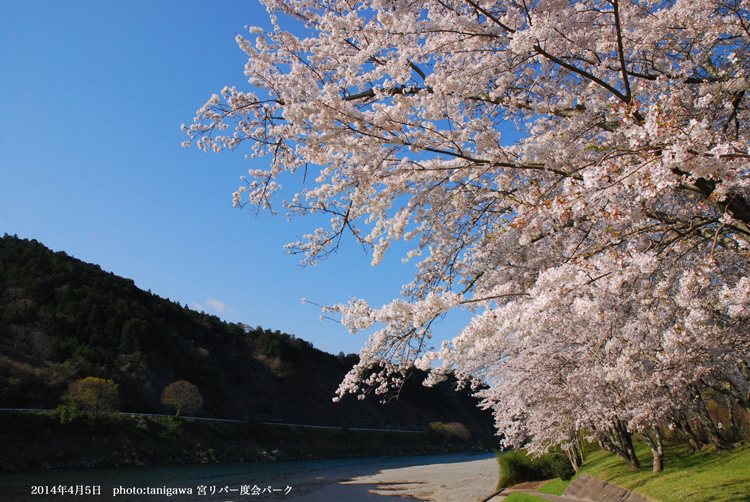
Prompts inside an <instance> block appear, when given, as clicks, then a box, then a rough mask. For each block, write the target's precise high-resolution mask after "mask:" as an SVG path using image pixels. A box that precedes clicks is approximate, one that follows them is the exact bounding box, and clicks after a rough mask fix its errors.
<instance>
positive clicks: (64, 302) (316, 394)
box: [0, 234, 492, 433]
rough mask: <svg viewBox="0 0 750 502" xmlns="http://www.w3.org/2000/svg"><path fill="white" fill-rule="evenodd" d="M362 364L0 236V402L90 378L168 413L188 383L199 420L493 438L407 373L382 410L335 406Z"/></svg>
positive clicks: (24, 402)
mask: <svg viewBox="0 0 750 502" xmlns="http://www.w3.org/2000/svg"><path fill="white" fill-rule="evenodd" d="M356 360H357V356H356V355H354V354H350V355H348V356H344V355H343V354H340V355H339V356H333V355H331V354H328V353H325V352H322V351H320V350H317V349H315V348H314V347H313V346H312V345H311V344H310V343H308V342H306V341H304V340H302V339H300V338H296V337H295V336H293V335H288V334H285V333H280V332H279V331H271V330H269V329H263V328H261V327H257V328H250V327H249V326H246V325H244V324H239V323H238V324H230V323H226V322H223V321H221V320H220V319H219V318H217V317H215V316H210V315H207V314H205V313H202V312H195V311H192V310H190V309H188V308H187V307H182V306H181V305H180V304H179V303H175V302H172V301H170V300H165V299H163V298H160V297H158V296H156V295H153V294H151V293H150V292H146V291H142V290H140V289H139V288H137V287H136V286H135V284H134V283H133V281H132V280H129V279H125V278H122V277H119V276H116V275H114V274H113V273H111V272H110V273H107V272H104V271H102V270H101V268H100V267H99V266H97V265H92V264H88V263H84V262H82V261H80V260H77V259H75V258H72V257H70V256H68V255H67V254H66V253H64V252H57V253H55V252H53V251H51V250H49V249H47V248H46V247H45V246H44V245H42V244H41V243H39V242H37V241H35V240H22V239H19V238H17V237H15V236H9V235H7V234H6V235H5V236H4V237H3V238H2V240H0V407H41V408H54V407H56V406H58V405H59V404H60V402H61V401H60V398H61V396H62V395H63V394H64V393H65V391H66V389H67V388H68V385H69V384H70V383H71V382H73V381H75V380H77V379H81V378H85V377H89V376H94V377H98V378H105V379H111V380H114V381H115V382H116V383H117V384H118V385H119V394H120V403H121V404H120V408H121V410H122V411H127V412H144V413H163V412H167V411H168V410H166V409H165V408H164V407H163V406H162V404H161V402H160V396H161V393H162V391H163V389H164V388H165V387H166V386H167V385H169V384H170V383H172V382H175V381H178V380H187V381H189V382H191V383H193V384H194V385H197V386H198V388H199V389H200V391H201V393H202V394H203V397H204V409H203V410H202V411H201V412H200V413H201V414H202V415H203V416H213V417H214V418H229V419H241V420H243V419H259V420H263V421H268V420H276V421H284V422H291V423H303V424H309V425H336V426H345V427H384V426H386V425H390V426H412V425H425V424H427V423H428V422H435V421H441V422H454V421H455V422H461V423H463V424H465V425H466V426H467V427H468V428H469V429H470V430H473V431H476V432H480V431H482V432H484V433H489V432H490V430H491V426H492V420H491V417H490V415H489V413H488V412H486V411H481V410H479V409H477V408H476V404H477V401H476V399H474V398H472V397H470V396H469V395H468V393H467V392H455V391H453V389H452V388H451V385H450V384H449V383H444V384H441V385H440V386H438V387H436V388H431V389H428V388H425V387H422V386H421V385H420V382H421V379H420V378H410V379H408V380H407V384H406V385H405V387H404V389H403V390H402V392H401V394H400V397H399V399H398V400H391V401H390V402H388V403H387V404H384V405H383V404H380V403H379V400H378V399H377V398H376V397H371V398H368V399H366V400H364V401H357V400H356V399H353V398H346V399H343V400H342V401H341V402H340V403H333V402H332V401H331V398H332V397H333V395H334V391H335V389H336V387H337V385H338V383H339V382H340V381H341V379H342V377H343V376H344V374H345V373H346V372H347V371H348V369H349V368H351V366H352V365H353V364H354V362H356Z"/></svg>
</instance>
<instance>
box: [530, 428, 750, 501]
mask: <svg viewBox="0 0 750 502" xmlns="http://www.w3.org/2000/svg"><path fill="white" fill-rule="evenodd" d="M635 448H636V452H637V453H638V458H639V459H640V460H641V466H642V468H641V470H639V471H631V470H630V469H629V468H628V465H627V464H626V463H625V461H624V460H622V459H620V458H619V457H616V456H615V455H613V454H611V453H608V452H606V451H598V452H595V453H592V454H590V455H589V457H588V458H587V459H586V463H585V465H584V466H583V468H582V469H581V471H580V472H582V473H586V474H589V475H591V476H594V477H596V478H599V479H603V480H605V481H609V482H610V483H614V484H616V485H620V486H622V487H625V488H628V489H630V490H633V491H636V492H638V493H641V494H643V495H646V496H648V497H651V498H654V499H656V500H659V501H661V502H673V501H674V502H678V501H679V502H709V501H710V502H714V501H716V502H722V501H723V502H740V501H747V502H750V445H748V444H745V445H742V446H738V447H736V448H734V449H732V450H730V451H717V450H716V449H715V448H713V447H710V448H706V449H705V450H704V451H700V452H698V453H693V452H692V450H691V449H690V447H688V446H687V445H665V455H664V472H662V473H660V474H657V475H654V474H653V473H652V472H651V467H652V458H651V453H650V451H649V449H648V447H647V446H646V445H645V443H642V442H639V443H636V445H635ZM561 486H562V484H561V483H560V484H553V483H549V484H547V485H545V486H544V487H542V489H541V490H540V491H542V492H543V493H553V492H552V491H547V490H559V488H560V487H561ZM548 487H549V488H548ZM563 490H564V488H563ZM554 494H557V492H554Z"/></svg>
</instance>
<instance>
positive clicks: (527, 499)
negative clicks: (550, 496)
mask: <svg viewBox="0 0 750 502" xmlns="http://www.w3.org/2000/svg"><path fill="white" fill-rule="evenodd" d="M540 501H541V502H547V500H546V499H543V498H542V497H537V496H535V495H529V494H528V493H521V492H515V493H511V494H510V495H508V496H507V497H505V502H540Z"/></svg>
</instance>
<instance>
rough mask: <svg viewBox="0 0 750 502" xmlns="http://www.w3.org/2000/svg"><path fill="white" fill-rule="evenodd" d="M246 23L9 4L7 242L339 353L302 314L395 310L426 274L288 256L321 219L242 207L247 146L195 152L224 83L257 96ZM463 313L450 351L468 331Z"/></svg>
mask: <svg viewBox="0 0 750 502" xmlns="http://www.w3.org/2000/svg"><path fill="white" fill-rule="evenodd" d="M245 25H259V26H268V25H269V23H268V19H267V14H266V12H265V9H264V8H262V7H261V6H260V4H258V3H257V2H256V1H255V0H247V1H234V0H231V1H230V0H221V1H213V2H198V1H194V0H182V1H179V2H178V1H166V0H158V1H154V0H150V1H128V2H114V1H101V0H100V1H94V0H91V1H86V2H78V1H70V0H66V1H64V2H63V1H48V2H37V1H33V0H24V1H21V2H9V1H6V2H0V90H2V92H0V117H1V118H2V120H1V121H0V234H2V233H8V234H11V235H12V234H17V235H18V236H19V237H23V238H33V239H36V240H38V241H40V242H41V243H43V244H45V245H46V246H47V247H50V248H51V249H53V250H55V251H66V252H67V253H68V254H70V255H72V256H75V257H76V258H79V259H81V260H84V261H87V262H92V263H96V264H99V265H100V266H101V267H102V268H103V269H104V270H107V271H111V272H114V273H115V274H117V275H121V276H124V277H128V278H131V279H133V280H135V283H136V284H137V285H138V286H139V287H140V288H142V289H150V290H151V291H152V292H153V293H155V294H158V295H159V296H162V297H165V298H167V297H168V298H170V299H172V300H174V301H179V302H180V303H181V304H183V305H184V304H186V303H187V304H189V305H190V306H191V308H195V309H197V310H205V311H206V312H207V313H210V314H215V315H218V316H219V317H221V318H222V319H225V320H227V321H231V322H244V323H246V324H249V325H251V326H257V325H260V326H263V327H264V328H269V329H273V330H275V329H279V330H281V331H284V332H287V333H290V334H294V335H296V336H298V337H300V338H304V339H305V340H308V341H310V342H312V343H313V345H315V346H316V347H318V348H320V349H322V350H326V351H328V352H332V353H338V352H339V351H344V352H346V353H349V352H359V349H360V347H361V346H362V345H363V344H364V342H365V340H366V335H365V334H356V335H352V334H350V333H349V332H348V331H347V330H346V329H345V328H344V327H343V326H341V325H340V324H337V323H335V322H332V321H320V319H319V317H320V310H319V308H317V307H315V306H314V305H309V304H305V305H303V304H302V303H301V299H302V298H306V299H308V300H311V301H314V302H316V303H318V304H332V303H338V302H346V301H348V300H349V299H350V298H351V297H353V296H357V297H361V298H364V299H366V300H368V301H369V302H370V303H371V304H372V305H377V306H379V305H381V304H383V303H386V302H388V301H390V300H391V299H392V298H395V297H397V296H398V295H399V292H400V287H401V285H402V284H404V283H407V282H409V281H410V280H411V278H412V276H413V273H414V271H415V268H414V265H413V264H402V263H401V256H400V255H397V254H393V253H392V254H391V255H390V256H388V255H386V259H385V260H383V263H381V265H379V266H378V267H371V266H370V260H371V257H370V256H368V255H365V254H364V253H363V251H362V250H361V248H358V247H357V246H356V245H355V243H354V242H352V241H351V240H349V241H348V245H345V246H344V249H343V250H342V251H341V252H340V253H339V254H337V255H335V256H333V257H332V258H331V259H329V260H327V261H324V262H322V263H321V264H320V265H318V266H317V267H314V268H304V269H303V268H300V267H299V265H298V263H299V260H298V257H294V256H290V255H288V254H286V253H285V251H284V250H283V249H282V246H283V245H284V244H286V243H288V242H290V241H293V240H296V236H298V235H302V234H303V233H307V232H309V231H310V230H312V229H313V228H314V227H315V226H316V225H315V224H316V222H315V221H314V220H311V219H297V220H294V221H293V222H291V223H289V222H287V221H286V219H285V218H284V217H283V216H279V217H269V215H267V214H263V213H261V215H260V216H258V217H255V214H254V213H253V212H252V211H250V210H247V209H243V210H239V209H235V208H232V205H231V196H232V192H234V191H235V190H236V189H237V188H238V187H239V186H240V184H241V182H240V179H239V178H240V176H242V175H243V174H246V172H247V169H249V168H251V167H256V168H257V167H264V166H263V165H262V164H259V165H256V166H253V165H252V164H251V162H264V159H260V160H257V161H248V160H245V159H244V153H245V152H244V151H237V152H236V153H230V152H225V153H223V154H220V155H216V154H207V153H204V152H201V151H200V150H198V149H197V148H182V147H181V146H180V143H181V142H182V141H184V140H185V139H186V135H185V133H184V132H183V131H181V130H180V124H182V123H190V122H192V118H193V116H194V112H195V110H197V109H198V108H200V107H201V106H202V105H203V104H204V103H205V102H206V101H207V100H208V98H210V96H211V94H213V93H218V92H219V91H220V90H221V89H222V88H223V87H224V86H225V85H229V86H232V85H236V86H237V87H238V89H243V90H249V84H247V81H246V77H245V76H244V74H243V67H244V63H245V60H246V56H245V54H244V53H243V52H241V51H240V50H239V48H238V47H237V45H236V43H235V36H236V34H238V33H242V34H245V33H246V31H245V28H244V26H245ZM465 319H466V316H458V318H457V319H455V320H453V321H452V322H445V323H444V324H443V325H441V326H439V327H438V329H437V333H438V335H439V336H438V337H437V338H438V340H439V339H442V338H447V337H452V336H453V335H454V334H455V332H456V331H457V330H458V329H459V328H460V325H461V320H465Z"/></svg>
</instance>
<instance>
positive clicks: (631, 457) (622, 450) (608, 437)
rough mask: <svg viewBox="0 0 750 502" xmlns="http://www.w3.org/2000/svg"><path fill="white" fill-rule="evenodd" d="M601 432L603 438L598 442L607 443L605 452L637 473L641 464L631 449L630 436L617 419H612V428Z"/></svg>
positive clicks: (631, 440)
mask: <svg viewBox="0 0 750 502" xmlns="http://www.w3.org/2000/svg"><path fill="white" fill-rule="evenodd" d="M603 432H604V436H603V437H602V438H601V440H600V442H601V443H602V444H604V443H607V444H606V446H605V449H606V450H608V451H611V452H612V453H614V454H616V455H618V456H620V457H622V459H623V460H625V461H626V462H627V463H628V465H629V466H630V469H631V470H633V471H637V470H638V469H640V468H641V463H640V461H639V460H638V456H637V455H636V453H635V448H633V438H632V435H631V434H630V432H628V430H627V427H626V426H625V425H624V424H623V423H622V422H621V421H620V419H619V418H617V417H614V419H613V421H612V426H611V427H609V428H608V429H605V430H604V431H603Z"/></svg>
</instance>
